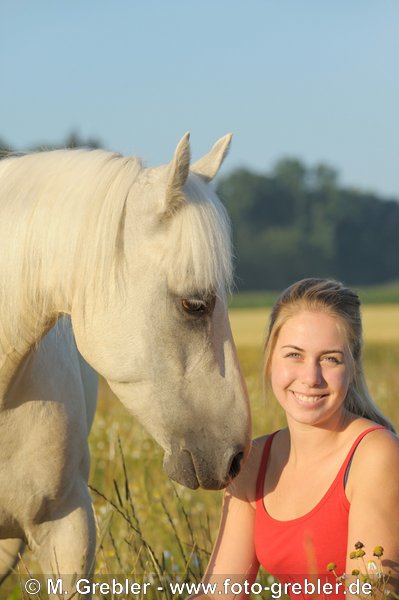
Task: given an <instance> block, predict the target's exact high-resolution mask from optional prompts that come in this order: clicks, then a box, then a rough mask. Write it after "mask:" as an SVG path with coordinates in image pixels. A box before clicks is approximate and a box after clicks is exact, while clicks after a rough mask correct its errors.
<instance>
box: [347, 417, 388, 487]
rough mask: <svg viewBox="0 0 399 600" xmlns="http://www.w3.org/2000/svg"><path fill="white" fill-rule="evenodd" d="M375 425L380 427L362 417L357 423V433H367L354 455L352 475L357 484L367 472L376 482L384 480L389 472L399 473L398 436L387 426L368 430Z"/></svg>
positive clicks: (368, 476) (370, 478)
mask: <svg viewBox="0 0 399 600" xmlns="http://www.w3.org/2000/svg"><path fill="white" fill-rule="evenodd" d="M373 427H378V424H377V423H373V422H372V421H367V420H366V419H361V422H359V423H358V424H357V430H358V431H357V435H358V436H359V435H361V434H362V433H363V432H365V431H367V434H366V435H364V437H363V438H362V439H361V443H359V444H358V446H357V447H356V450H355V452H354V455H353V461H352V465H351V470H350V477H351V478H352V482H353V483H355V484H356V483H357V482H358V481H360V480H362V479H364V477H365V474H367V478H368V480H369V481H370V480H373V481H374V482H375V484H378V482H379V481H381V482H382V481H384V478H385V477H386V474H387V473H397V474H399V438H398V436H397V435H396V434H395V433H393V432H392V431H389V430H388V429H386V428H379V429H374V430H373V431H368V430H369V429H371V428H373ZM398 476H399V475H398Z"/></svg>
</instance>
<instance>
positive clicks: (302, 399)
mask: <svg viewBox="0 0 399 600" xmlns="http://www.w3.org/2000/svg"><path fill="white" fill-rule="evenodd" d="M292 394H293V395H294V398H295V399H296V400H297V401H298V402H299V403H300V404H302V405H306V406H314V405H315V404H318V403H319V402H320V401H321V400H323V399H324V398H326V397H327V395H328V394H300V393H299V392H294V391H292Z"/></svg>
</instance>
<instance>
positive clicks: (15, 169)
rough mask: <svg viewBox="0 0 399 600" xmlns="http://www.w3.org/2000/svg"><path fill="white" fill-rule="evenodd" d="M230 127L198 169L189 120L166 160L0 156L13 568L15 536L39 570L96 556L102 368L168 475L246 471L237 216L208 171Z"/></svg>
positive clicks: (200, 481)
mask: <svg viewBox="0 0 399 600" xmlns="http://www.w3.org/2000/svg"><path fill="white" fill-rule="evenodd" d="M230 137H231V136H225V137H224V138H222V139H220V140H219V141H218V142H217V143H216V144H215V146H214V147H213V148H212V150H211V151H210V152H209V153H208V154H207V155H206V156H204V157H203V158H202V159H201V160H199V161H198V162H196V163H195V164H194V165H192V166H191V169H190V149H189V137H188V134H187V135H186V136H184V137H183V138H182V140H181V141H180V143H179V144H178V146H177V148H176V151H175V154H174V158H173V160H172V162H171V163H170V164H169V165H165V166H161V167H157V168H144V167H143V166H142V164H141V163H140V161H139V160H138V159H136V158H132V157H123V156H120V155H118V154H112V153H109V152H105V151H102V150H95V151H87V150H73V151H72V150H57V151H52V152H44V153H39V154H31V155H25V156H21V157H11V158H8V159H5V160H3V161H1V162H0V456H1V459H0V538H1V540H0V559H2V561H3V562H2V564H3V573H5V572H6V571H7V569H8V568H10V566H11V565H12V564H14V562H15V558H16V556H17V553H18V550H19V549H20V546H21V543H27V544H28V545H29V547H30V548H31V549H32V550H33V552H34V553H35V555H36V557H37V559H38V560H39V562H40V565H41V568H42V570H43V572H44V573H47V574H50V573H61V574H63V573H64V574H84V573H87V572H90V570H91V569H92V568H93V562H94V554H95V527H94V520H93V513H92V504H91V500H90V496H89V493H88V487H87V479H88V472H89V451H88V443H87V437H88V433H89V430H90V426H91V423H92V419H93V416H94V411H95V397H96V376H95V374H94V370H95V371H97V372H98V373H100V374H101V375H103V377H105V379H106V380H107V381H108V383H109V384H110V386H111V388H112V389H113V391H114V392H115V393H116V395H117V396H118V397H119V398H120V400H121V401H122V402H123V403H124V404H125V405H126V406H127V408H128V409H129V410H130V411H131V412H132V413H133V414H134V415H136V416H137V417H138V419H139V420H140V421H141V423H142V424H143V425H144V426H145V427H146V429H147V430H148V431H149V432H150V433H151V434H152V436H153V437H154V438H155V439H156V440H157V442H158V443H159V444H160V445H161V446H162V448H163V449H164V451H165V459H164V467H165V470H166V472H167V473H168V475H169V476H170V477H171V478H173V479H175V480H176V481H178V482H180V483H181V484H183V485H185V486H188V487H190V488H193V489H195V488H197V487H198V486H202V487H204V488H209V489H217V488H222V487H223V486H225V485H226V484H227V483H228V482H229V480H230V479H231V478H232V477H234V476H235V475H236V474H237V473H238V471H239V466H240V461H241V459H242V458H243V457H245V455H246V453H247V450H248V446H249V439H250V419H249V408H248V402H247V395H246V390H245V386H244V383H243V379H242V376H241V373H240V369H239V366H238V363H237V358H236V352H235V347H234V343H233V339H232V335H231V330H230V325H229V321H228V314H227V307H226V290H228V287H229V284H230V282H231V248H230V230H229V222H228V218H227V217H226V213H225V211H224V209H223V207H222V205H221V203H220V201H219V200H218V198H217V197H216V195H215V193H214V191H213V190H212V188H211V186H209V185H208V182H209V181H210V180H211V179H212V178H213V177H214V176H215V175H216V173H217V171H218V169H219V167H220V165H221V163H222V161H223V158H224V156H225V154H226V152H227V149H228V146H229V143H230ZM82 357H84V359H85V360H84V359H83V358H82ZM85 361H87V363H86V362H85ZM89 365H90V366H89Z"/></svg>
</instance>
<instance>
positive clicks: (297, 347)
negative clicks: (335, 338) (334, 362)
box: [281, 344, 344, 354]
mask: <svg viewBox="0 0 399 600" xmlns="http://www.w3.org/2000/svg"><path fill="white" fill-rule="evenodd" d="M281 348H293V349H294V350H299V352H305V350H304V349H303V348H299V346H293V345H291V344H287V345H285V346H281ZM320 354H344V352H343V350H323V351H322V352H320Z"/></svg>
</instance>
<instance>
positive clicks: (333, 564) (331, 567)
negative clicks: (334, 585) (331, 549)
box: [327, 562, 337, 572]
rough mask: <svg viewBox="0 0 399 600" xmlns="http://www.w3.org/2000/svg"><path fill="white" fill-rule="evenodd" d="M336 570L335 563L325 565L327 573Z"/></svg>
mask: <svg viewBox="0 0 399 600" xmlns="http://www.w3.org/2000/svg"><path fill="white" fill-rule="evenodd" d="M336 568H337V565H336V564H335V563H333V562H330V563H328V565H327V571H330V572H331V571H334V569H336Z"/></svg>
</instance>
